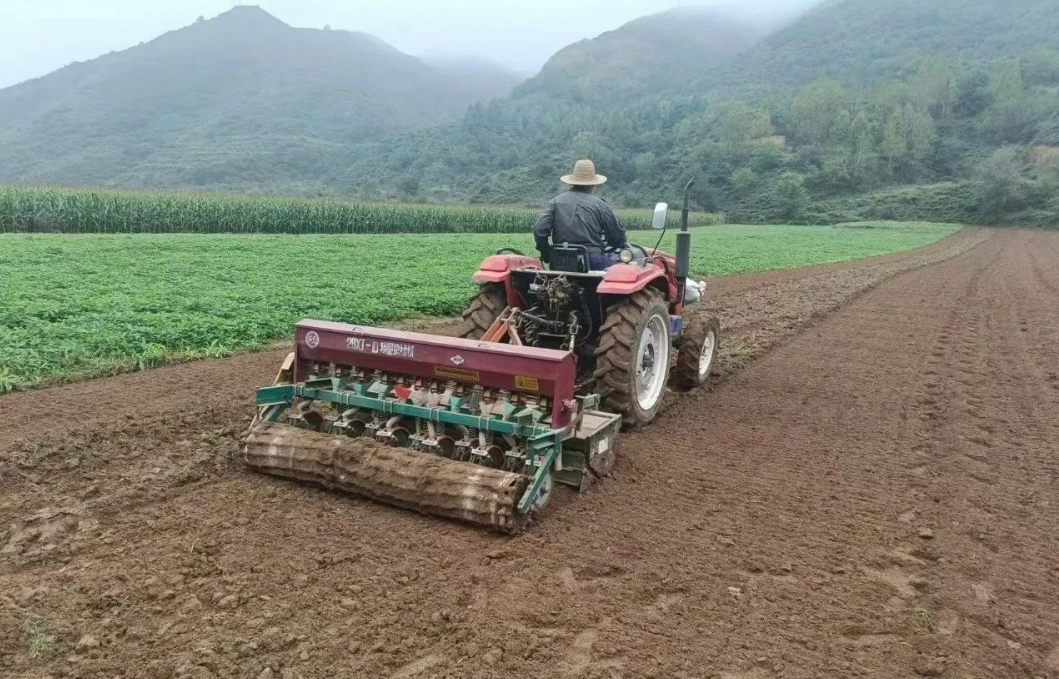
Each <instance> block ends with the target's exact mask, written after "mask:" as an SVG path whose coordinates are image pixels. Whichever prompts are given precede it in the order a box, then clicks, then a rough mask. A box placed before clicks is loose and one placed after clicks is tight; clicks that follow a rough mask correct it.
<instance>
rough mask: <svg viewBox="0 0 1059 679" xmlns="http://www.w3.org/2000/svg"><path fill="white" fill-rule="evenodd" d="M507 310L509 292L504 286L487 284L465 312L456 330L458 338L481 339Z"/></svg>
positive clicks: (480, 289)
mask: <svg viewBox="0 0 1059 679" xmlns="http://www.w3.org/2000/svg"><path fill="white" fill-rule="evenodd" d="M506 308H507V292H506V291H505V290H504V286H503V285H499V284H497V283H486V284H485V285H483V286H482V287H481V288H479V290H478V294H477V295H475V296H474V297H472V298H471V301H470V303H469V304H468V305H467V308H466V309H464V311H463V320H462V321H461V322H460V325H459V327H458V329H457V330H456V336H457V337H463V338H465V339H481V338H482V335H484V334H485V333H486V331H487V330H489V327H490V326H492V325H493V321H495V320H496V319H497V317H498V316H499V315H500V314H501V313H503V311H504V309H506Z"/></svg>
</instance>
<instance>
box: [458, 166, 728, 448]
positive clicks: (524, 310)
mask: <svg viewBox="0 0 1059 679" xmlns="http://www.w3.org/2000/svg"><path fill="white" fill-rule="evenodd" d="M690 187H691V183H690V182H689V183H688V185H687V186H686V187H685V203H684V209H683V211H682V213H681V230H680V232H679V233H678V234H677V253H676V256H673V255H670V254H667V253H665V252H661V251H659V250H658V249H657V245H656V247H655V248H654V249H651V250H648V249H647V248H644V247H642V246H639V245H629V246H628V247H626V248H622V249H616V250H614V251H611V252H610V253H608V254H609V255H610V256H611V257H612V258H613V260H614V261H615V262H617V263H615V264H614V265H613V266H610V267H608V268H607V269H606V270H604V271H591V270H589V266H588V261H589V257H588V251H587V250H586V249H585V247H584V246H580V245H569V244H564V243H559V244H556V245H555V246H554V247H553V248H552V251H551V261H550V263H549V264H550V266H549V268H548V269H545V268H544V265H543V263H542V262H541V261H540V260H539V259H537V258H535V257H528V256H526V255H524V254H522V253H521V252H518V251H517V250H512V249H504V250H500V251H499V252H497V253H496V254H495V255H493V256H491V257H488V258H487V259H486V260H485V261H484V262H482V265H481V267H480V268H479V270H478V272H477V273H475V274H474V276H473V278H474V281H475V282H477V283H479V284H480V285H481V288H480V289H479V291H478V294H477V295H476V296H475V297H474V298H473V299H472V300H471V303H470V305H469V306H468V308H467V309H466V311H464V313H463V324H462V326H461V328H460V336H461V337H467V338H470V339H481V340H485V341H489V342H501V341H509V342H512V343H515V344H523V345H526V346H533V347H544V348H549V349H559V350H562V351H569V352H572V353H573V354H574V355H575V356H576V357H577V381H576V391H577V393H578V394H592V393H594V394H597V395H598V396H599V398H600V402H601V405H602V406H603V408H604V409H605V410H609V411H610V412H614V413H618V414H620V415H621V416H622V422H623V424H624V425H625V427H627V428H634V427H639V426H642V425H644V424H647V423H649V422H650V421H651V420H653V419H654V417H655V415H656V413H657V412H658V409H659V406H660V405H661V404H662V397H663V395H664V392H665V387H666V385H667V384H669V385H670V386H672V387H674V388H676V389H678V390H687V389H691V388H694V387H697V386H699V385H701V384H703V383H704V382H705V381H706V379H707V378H708V377H709V375H710V372H711V370H712V368H713V364H714V361H715V360H716V357H717V338H718V334H719V330H720V326H719V324H718V321H717V319H716V318H715V317H713V316H710V315H708V314H705V313H702V314H695V315H694V316H687V315H685V313H684V311H685V308H686V307H687V306H688V305H689V304H691V303H694V302H697V301H699V299H700V298H701V296H702V293H703V289H704V284H703V283H701V282H696V281H694V280H691V279H689V277H688V268H689V258H690V248H691V234H690V233H689V232H688V228H687V217H688V208H687V192H688V190H689V189H690ZM667 212H668V206H667V205H666V204H665V203H659V204H658V205H657V206H656V207H655V213H654V219H653V221H652V226H653V227H654V228H656V229H660V230H662V231H663V232H664V230H665V227H666V216H667ZM660 242H661V237H659V243H660ZM674 354H675V356H674Z"/></svg>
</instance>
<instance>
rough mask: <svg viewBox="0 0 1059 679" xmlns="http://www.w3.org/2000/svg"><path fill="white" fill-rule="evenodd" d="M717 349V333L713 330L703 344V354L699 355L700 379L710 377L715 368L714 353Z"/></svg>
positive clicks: (707, 334)
mask: <svg viewBox="0 0 1059 679" xmlns="http://www.w3.org/2000/svg"><path fill="white" fill-rule="evenodd" d="M716 348H717V333H715V332H714V331H713V330H711V331H709V332H708V333H706V341H705V342H703V343H702V352H701V353H700V354H699V377H708V376H709V375H710V369H711V368H712V367H713V352H714V350H716Z"/></svg>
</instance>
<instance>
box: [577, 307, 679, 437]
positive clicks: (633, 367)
mask: <svg viewBox="0 0 1059 679" xmlns="http://www.w3.org/2000/svg"><path fill="white" fill-rule="evenodd" d="M671 348H672V340H671V338H670V330H669V307H668V306H667V305H666V302H665V299H664V298H663V296H662V293H660V292H658V291H657V290H654V289H647V290H642V291H640V292H638V293H636V294H634V295H630V296H629V297H627V298H625V299H624V300H622V301H620V302H617V303H615V304H612V305H611V306H610V307H609V308H608V309H607V314H606V318H605V319H604V321H603V327H602V328H601V329H600V332H599V344H598V346H597V348H596V370H595V375H594V376H595V378H596V389H597V390H598V392H599V395H600V398H601V399H602V401H603V406H604V407H605V408H607V409H608V410H610V411H611V412H614V413H618V414H620V415H621V416H622V424H623V425H625V427H627V428H630V429H634V428H636V427H640V426H643V425H645V424H648V423H649V422H651V421H652V420H653V419H654V418H655V415H657V414H658V410H659V408H660V407H661V405H662V399H663V397H664V396H665V388H666V381H667V380H668V379H669V362H670V361H669V359H670V351H671Z"/></svg>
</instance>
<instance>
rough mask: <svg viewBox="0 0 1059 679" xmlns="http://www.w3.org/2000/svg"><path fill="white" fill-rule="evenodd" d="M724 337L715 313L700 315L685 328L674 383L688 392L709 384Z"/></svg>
mask: <svg viewBox="0 0 1059 679" xmlns="http://www.w3.org/2000/svg"><path fill="white" fill-rule="evenodd" d="M720 336H721V324H720V323H719V322H718V321H717V318H716V317H715V316H711V315H708V314H703V315H696V316H695V317H694V318H692V319H691V320H690V321H689V322H688V324H687V326H685V328H684V334H683V336H682V337H681V338H680V346H679V350H678V351H677V365H676V368H675V369H674V370H673V386H674V387H676V388H677V389H681V390H684V391H688V390H691V389H694V388H695V387H699V386H702V385H703V384H706V380H708V379H709V378H710V373H712V372H713V368H714V365H715V364H716V363H717V351H718V346H719V342H718V339H719V338H720Z"/></svg>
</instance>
